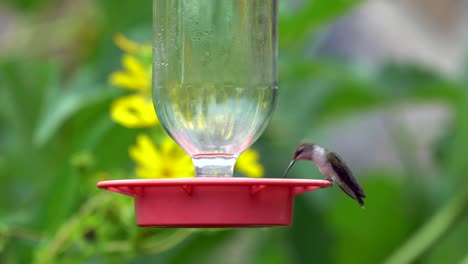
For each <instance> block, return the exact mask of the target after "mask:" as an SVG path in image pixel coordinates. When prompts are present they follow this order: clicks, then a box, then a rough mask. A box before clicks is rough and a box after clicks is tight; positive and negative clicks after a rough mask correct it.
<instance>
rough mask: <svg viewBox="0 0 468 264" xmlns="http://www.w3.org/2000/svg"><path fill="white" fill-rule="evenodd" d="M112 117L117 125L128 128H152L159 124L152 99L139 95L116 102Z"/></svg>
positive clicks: (112, 108) (113, 103)
mask: <svg viewBox="0 0 468 264" xmlns="http://www.w3.org/2000/svg"><path fill="white" fill-rule="evenodd" d="M111 117H112V119H113V120H114V121H115V122H116V123H118V124H120V125H122V126H125V127H128V128H141V127H150V126H155V125H157V124H158V123H159V121H158V118H157V116H156V113H155V112H154V107H153V104H152V102H151V99H150V98H147V97H146V96H142V95H139V94H136V95H128V96H125V97H121V98H117V99H116V100H114V102H112V106H111Z"/></svg>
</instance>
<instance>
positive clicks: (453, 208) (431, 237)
mask: <svg viewBox="0 0 468 264" xmlns="http://www.w3.org/2000/svg"><path fill="white" fill-rule="evenodd" d="M467 205H468V186H467V187H465V188H463V189H461V190H460V193H458V194H457V195H455V197H453V198H452V199H451V200H449V201H448V202H447V203H446V204H445V205H444V206H443V207H442V208H440V209H439V211H438V212H437V213H436V214H435V215H434V216H433V217H432V218H431V219H430V220H429V221H428V222H427V223H426V224H425V225H424V226H423V227H422V228H421V229H420V230H419V231H417V232H416V234H415V235H413V237H411V238H410V239H409V240H407V241H406V243H404V244H403V245H402V246H401V247H400V248H399V249H398V250H397V251H396V252H395V253H394V254H393V255H391V256H390V257H389V258H388V259H387V261H385V262H384V263H385V264H402V263H413V262H414V261H415V260H416V259H417V258H418V257H419V256H421V255H422V254H423V253H424V252H425V251H427V250H428V249H429V248H430V247H431V246H432V245H433V244H434V243H435V242H436V241H437V239H439V238H440V237H441V236H442V235H444V234H445V233H446V232H447V231H448V230H449V228H450V227H451V226H453V225H454V224H455V222H456V221H457V220H458V219H459V218H460V216H461V215H462V213H463V211H464V209H465V208H466V207H467Z"/></svg>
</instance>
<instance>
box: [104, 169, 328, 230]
mask: <svg viewBox="0 0 468 264" xmlns="http://www.w3.org/2000/svg"><path fill="white" fill-rule="evenodd" d="M330 185H331V183H330V182H329V181H326V180H304V179H252V178H231V177H229V178H228V177H213V178H211V177H207V178H184V179H157V180H115V181H103V182H99V183H98V187H99V188H104V189H107V190H109V191H112V192H117V193H121V194H125V195H129V196H133V197H134V199H135V211H136V221H137V224H138V225H139V226H165V227H249V226H285V225H290V224H291V220H292V212H293V211H292V209H293V204H294V196H295V195H298V194H301V193H304V192H308V191H313V190H316V189H320V188H324V187H329V186H330Z"/></svg>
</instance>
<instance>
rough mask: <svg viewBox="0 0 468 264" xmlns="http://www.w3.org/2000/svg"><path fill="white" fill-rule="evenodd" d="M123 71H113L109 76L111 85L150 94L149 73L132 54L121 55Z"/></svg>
mask: <svg viewBox="0 0 468 264" xmlns="http://www.w3.org/2000/svg"><path fill="white" fill-rule="evenodd" d="M122 65H123V67H124V69H125V71H119V72H114V73H112V74H111V75H110V77H109V82H110V84H112V85H115V86H120V87H122V88H127V89H129V90H135V91H140V92H142V93H145V94H150V79H151V78H150V73H149V71H147V70H146V68H145V66H144V65H143V64H142V63H141V62H140V61H139V60H138V59H137V58H136V57H135V56H132V55H128V54H126V55H124V56H123V57H122Z"/></svg>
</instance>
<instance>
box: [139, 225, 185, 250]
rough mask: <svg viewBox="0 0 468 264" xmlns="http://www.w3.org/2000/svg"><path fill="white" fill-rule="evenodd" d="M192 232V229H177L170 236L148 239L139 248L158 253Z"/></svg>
mask: <svg viewBox="0 0 468 264" xmlns="http://www.w3.org/2000/svg"><path fill="white" fill-rule="evenodd" d="M192 233H193V231H192V230H191V229H178V230H177V231H175V232H174V233H173V234H172V235H171V236H169V237H167V238H165V239H162V240H159V241H155V242H151V241H150V242H148V243H145V244H143V245H141V249H142V250H143V251H145V252H146V253H152V254H156V253H160V252H163V251H166V250H168V249H171V248H173V247H174V246H176V245H177V244H179V243H180V242H182V241H183V240H185V239H186V238H187V237H189V236H190V235H191V234H192Z"/></svg>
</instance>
